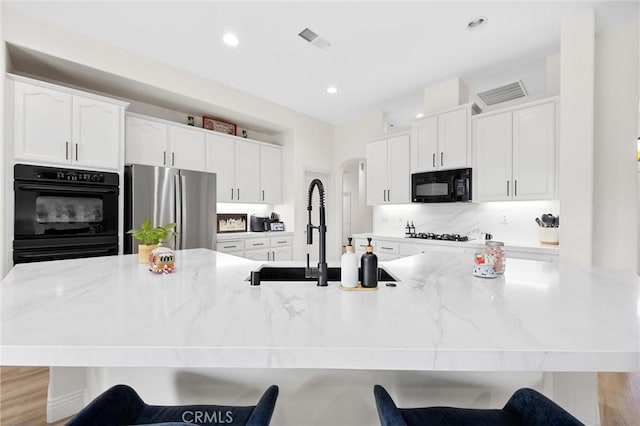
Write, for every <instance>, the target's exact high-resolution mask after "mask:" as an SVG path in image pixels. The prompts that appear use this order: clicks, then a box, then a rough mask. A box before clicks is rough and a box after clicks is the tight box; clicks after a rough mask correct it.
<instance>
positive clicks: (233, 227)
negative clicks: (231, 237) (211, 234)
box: [216, 213, 247, 234]
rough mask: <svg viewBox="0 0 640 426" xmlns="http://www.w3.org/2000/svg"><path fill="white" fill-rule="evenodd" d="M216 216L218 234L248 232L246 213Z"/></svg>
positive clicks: (219, 214)
mask: <svg viewBox="0 0 640 426" xmlns="http://www.w3.org/2000/svg"><path fill="white" fill-rule="evenodd" d="M216 216H217V217H216V223H217V225H218V234H226V233H229V232H247V214H246V213H218V214H216Z"/></svg>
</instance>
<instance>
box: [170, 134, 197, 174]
mask: <svg viewBox="0 0 640 426" xmlns="http://www.w3.org/2000/svg"><path fill="white" fill-rule="evenodd" d="M205 139H206V134H205V133H204V132H203V131H201V130H196V129H190V128H188V127H187V126H185V127H182V126H169V152H170V153H171V158H170V159H168V161H169V160H170V161H169V165H170V166H171V167H175V168H178V169H186V170H196V171H199V172H204V171H206V169H207V159H206V156H205V155H204V153H205V150H206V148H205V143H206V141H205Z"/></svg>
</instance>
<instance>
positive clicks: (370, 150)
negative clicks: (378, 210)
mask: <svg viewBox="0 0 640 426" xmlns="http://www.w3.org/2000/svg"><path fill="white" fill-rule="evenodd" d="M387 188H388V187H387V141H379V142H372V143H369V144H367V205H370V206H372V205H377V204H384V203H386V201H387Z"/></svg>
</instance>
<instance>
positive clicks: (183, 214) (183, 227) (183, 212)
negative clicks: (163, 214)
mask: <svg viewBox="0 0 640 426" xmlns="http://www.w3.org/2000/svg"><path fill="white" fill-rule="evenodd" d="M186 179H187V178H186V177H185V176H183V175H180V234H179V235H178V238H179V239H180V249H182V248H183V247H185V246H186V243H187V235H186V234H187V226H188V225H189V224H188V223H187V219H188V216H187V208H186V206H187V191H186V188H187V180H186Z"/></svg>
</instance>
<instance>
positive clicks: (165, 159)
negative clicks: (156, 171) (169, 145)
mask: <svg viewBox="0 0 640 426" xmlns="http://www.w3.org/2000/svg"><path fill="white" fill-rule="evenodd" d="M162 165H163V166H166V165H167V151H162Z"/></svg>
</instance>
